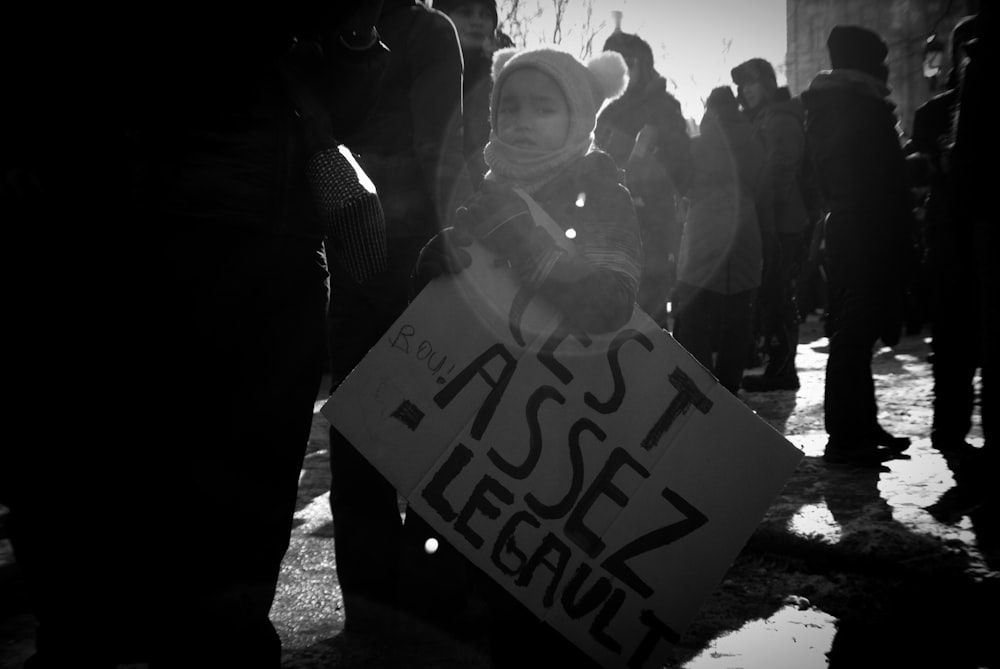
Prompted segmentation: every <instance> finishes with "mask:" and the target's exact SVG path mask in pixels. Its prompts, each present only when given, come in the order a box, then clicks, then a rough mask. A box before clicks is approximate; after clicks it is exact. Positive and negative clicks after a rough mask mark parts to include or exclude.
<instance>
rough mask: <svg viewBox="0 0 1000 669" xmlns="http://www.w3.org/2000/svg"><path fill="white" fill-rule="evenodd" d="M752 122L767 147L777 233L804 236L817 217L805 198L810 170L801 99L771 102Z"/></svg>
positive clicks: (756, 132)
mask: <svg viewBox="0 0 1000 669" xmlns="http://www.w3.org/2000/svg"><path fill="white" fill-rule="evenodd" d="M752 120H753V131H754V135H755V136H756V137H757V138H759V139H760V141H761V142H763V144H764V149H765V151H766V153H767V164H768V169H770V171H771V184H772V186H773V189H774V228H775V232H776V233H777V234H781V235H794V234H798V233H801V232H803V231H805V230H806V229H807V228H808V227H809V225H810V223H812V222H813V218H812V217H813V216H817V213H816V212H812V213H810V212H809V211H808V208H807V205H806V201H805V198H804V197H803V188H804V187H805V184H804V183H803V176H804V172H805V170H806V169H808V168H809V166H808V165H807V164H806V160H807V157H808V156H807V143H806V134H805V111H804V110H803V109H802V103H801V101H800V100H799V99H798V98H792V99H790V100H784V101H775V102H771V103H770V104H768V105H766V106H765V107H764V108H763V109H761V110H760V111H759V113H757V114H756V115H755V116H753V119H752Z"/></svg>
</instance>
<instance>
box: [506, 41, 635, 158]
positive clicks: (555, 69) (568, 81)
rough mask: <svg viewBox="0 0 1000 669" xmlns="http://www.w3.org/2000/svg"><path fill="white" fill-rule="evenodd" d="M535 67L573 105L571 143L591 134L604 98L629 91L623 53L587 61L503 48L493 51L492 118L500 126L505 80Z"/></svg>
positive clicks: (559, 53) (547, 51) (556, 52)
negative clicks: (559, 88)
mask: <svg viewBox="0 0 1000 669" xmlns="http://www.w3.org/2000/svg"><path fill="white" fill-rule="evenodd" d="M526 67H533V68H536V69H538V70H541V71H542V72H544V73H545V74H547V75H549V76H550V77H552V78H553V79H555V81H556V82H557V83H558V84H559V86H560V87H561V88H562V91H563V94H564V95H565V96H566V102H567V103H568V105H569V119H570V124H569V136H568V137H567V138H566V143H567V144H573V143H576V142H579V141H581V140H583V139H585V138H587V137H590V136H591V135H592V134H593V132H594V126H595V124H596V123H597V112H598V111H599V110H600V108H601V105H602V104H604V101H605V100H607V99H609V98H615V97H618V96H619V95H621V94H622V92H623V91H624V90H625V84H626V81H627V79H626V77H627V75H628V66H627V65H626V64H625V60H624V59H623V58H622V57H621V55H620V54H618V53H615V52H614V51H605V52H603V53H601V54H599V55H597V56H594V57H593V58H591V59H590V60H588V61H587V62H586V63H583V62H581V61H580V60H578V59H577V58H576V57H575V56H573V55H572V54H570V53H568V52H566V51H561V50H557V49H552V48H540V49H524V50H521V49H517V48H508V49H499V50H498V51H496V53H494V54H493V82H494V83H493V96H492V99H491V101H490V119H491V122H492V123H493V127H494V128H496V127H497V108H498V98H499V96H500V90H501V89H502V88H503V82H504V81H505V80H506V79H507V77H509V76H510V74H511V72H515V71H517V70H519V69H522V68H526Z"/></svg>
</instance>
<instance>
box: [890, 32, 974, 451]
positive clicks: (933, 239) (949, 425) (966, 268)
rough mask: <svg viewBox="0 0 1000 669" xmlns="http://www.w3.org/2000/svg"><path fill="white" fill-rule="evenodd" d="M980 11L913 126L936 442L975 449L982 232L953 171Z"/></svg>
mask: <svg viewBox="0 0 1000 669" xmlns="http://www.w3.org/2000/svg"><path fill="white" fill-rule="evenodd" d="M975 30H976V17H975V16H970V17H966V18H965V19H963V20H961V21H959V22H958V23H957V24H956V25H955V28H954V30H953V31H952V34H951V62H952V67H951V69H950V71H949V74H948V82H947V84H946V88H945V90H944V91H943V92H942V93H939V94H938V95H936V96H934V97H933V98H931V99H930V100H928V101H927V102H925V103H924V104H922V105H921V106H920V107H918V108H917V110H916V112H915V113H914V115H913V133H912V135H911V137H910V140H909V142H907V146H906V148H907V150H908V151H910V152H911V153H910V156H908V159H910V160H911V161H916V162H917V164H918V165H920V166H922V167H923V168H924V169H923V170H922V173H921V174H919V176H918V180H917V182H916V184H915V185H919V186H925V187H926V188H927V196H926V198H925V200H924V212H925V213H924V225H925V227H926V236H927V264H928V269H929V283H930V291H931V298H932V301H931V305H930V306H931V335H932V338H931V348H932V350H933V352H934V357H933V362H932V369H933V372H934V419H933V427H932V429H931V442H932V444H933V445H934V447H935V448H937V449H939V450H941V451H942V452H945V453H954V454H960V453H961V452H963V451H967V450H968V449H969V445H968V443H967V442H966V441H965V439H966V436H967V435H968V434H969V430H970V429H971V428H972V415H973V411H974V404H975V376H976V371H977V369H978V368H979V362H980V357H981V353H982V351H981V350H980V347H978V346H970V345H969V339H970V337H969V335H970V333H972V332H975V330H976V329H977V327H978V326H979V318H980V312H979V291H978V289H977V285H976V267H975V251H974V243H975V241H974V234H973V231H972V228H971V226H968V225H962V224H961V221H959V220H958V219H957V208H958V206H959V204H960V203H958V202H956V201H955V192H954V189H955V187H956V184H955V183H954V182H953V180H952V179H951V176H952V175H951V174H949V173H948V171H947V169H946V168H947V165H946V160H947V158H946V157H945V156H944V155H943V153H944V152H945V151H946V150H948V149H947V147H948V145H949V144H950V143H951V135H952V132H953V130H954V128H953V125H954V120H955V119H954V115H955V107H956V106H957V104H958V98H959V90H958V84H959V72H960V70H961V65H962V60H963V58H964V53H963V44H964V43H965V42H967V41H968V40H969V39H971V38H973V37H974V36H975Z"/></svg>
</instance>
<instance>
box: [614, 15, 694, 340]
mask: <svg viewBox="0 0 1000 669" xmlns="http://www.w3.org/2000/svg"><path fill="white" fill-rule="evenodd" d="M604 50H605V51H614V52H617V53H619V54H621V55H622V57H623V58H624V59H625V62H626V63H627V64H628V68H629V84H628V89H626V91H625V94H624V95H622V96H621V97H620V98H618V99H617V100H614V101H612V102H610V103H609V104H608V105H607V106H606V107H605V108H604V109H603V110H602V111H601V114H600V115H599V116H598V119H597V130H596V132H595V143H596V145H597V147H598V148H600V149H601V150H603V151H606V152H607V153H609V154H611V157H612V158H614V159H615V162H616V163H617V164H618V167H619V168H621V169H623V170H624V171H625V183H626V185H627V186H628V189H629V191H630V192H631V193H632V198H633V201H634V202H635V207H636V213H637V214H638V216H639V226H640V228H641V230H642V243H643V251H644V264H643V276H642V283H641V285H640V288H639V306H640V307H641V308H642V309H643V310H644V311H645V312H646V313H647V314H649V315H650V316H651V317H652V318H653V319H654V320H656V321H657V322H658V323H659V324H660V325H661V326H663V327H666V325H667V310H666V304H667V302H668V301H669V300H670V295H671V292H672V290H673V285H674V281H675V279H676V255H677V244H678V242H679V240H680V224H679V222H678V215H677V207H676V203H677V199H678V198H679V197H680V196H683V195H684V193H685V192H686V190H687V186H688V183H689V182H690V179H691V174H692V164H691V140H690V137H689V136H688V129H687V122H686V121H685V119H684V115H683V113H682V112H681V105H680V103H679V102H678V101H677V99H676V98H675V97H674V96H673V95H671V94H670V93H669V92H668V91H667V82H666V79H664V77H663V76H661V75H660V74H659V73H658V72H657V71H656V69H655V68H654V66H653V51H652V49H651V48H650V46H649V44H647V43H646V42H645V40H643V39H642V38H640V37H639V36H638V35H633V34H630V33H624V32H620V31H619V32H616V33H614V34H612V35H611V36H610V37H609V38H608V39H607V41H605V43H604Z"/></svg>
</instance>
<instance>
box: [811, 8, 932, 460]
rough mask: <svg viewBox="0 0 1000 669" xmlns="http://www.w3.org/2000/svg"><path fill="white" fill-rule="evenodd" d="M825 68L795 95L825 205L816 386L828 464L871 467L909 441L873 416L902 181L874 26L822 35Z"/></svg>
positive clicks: (890, 338) (896, 278) (898, 282)
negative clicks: (877, 349)
mask: <svg viewBox="0 0 1000 669" xmlns="http://www.w3.org/2000/svg"><path fill="white" fill-rule="evenodd" d="M827 48H828V49H829V52H830V62H831V65H832V69H831V70H829V71H824V72H820V73H819V74H817V75H816V77H815V78H814V79H813V81H812V83H810V85H809V89H808V90H806V91H805V92H803V93H802V95H801V98H802V103H803V104H804V105H805V109H806V132H807V135H808V138H809V143H810V149H811V151H812V152H813V156H814V158H815V161H816V167H817V176H818V180H819V186H820V190H821V193H822V196H823V200H824V202H823V204H824V208H825V209H826V210H827V211H828V212H829V214H828V218H827V220H826V223H825V228H824V231H825V232H824V234H825V244H826V251H825V253H826V255H825V267H826V270H827V272H828V294H829V295H828V296H829V315H828V320H827V332H828V334H829V338H830V353H829V357H828V360H827V368H826V381H825V388H824V412H825V413H824V416H825V421H826V431H827V434H828V435H829V440H828V442H827V445H826V450H825V453H824V457H825V458H826V459H827V460H828V461H830V462H834V463H849V464H857V465H868V466H872V465H877V464H879V463H880V462H882V461H883V460H884V459H886V458H887V457H889V456H890V454H889V453H886V452H884V451H881V450H880V447H881V446H887V447H889V449H890V450H891V451H895V452H898V451H901V450H903V449H905V448H906V447H907V446H908V445H909V440H908V439H905V438H896V437H893V436H892V435H890V434H888V433H887V432H886V431H885V430H884V429H883V428H882V427H881V426H880V425H879V422H878V405H877V402H876V399H875V384H874V380H873V378H872V371H871V360H872V355H873V347H874V346H875V343H876V342H877V341H878V340H879V339H881V340H882V341H883V343H885V344H886V345H889V346H892V345H895V344H896V343H897V342H898V341H899V337H900V333H901V328H902V317H903V285H904V277H903V271H904V267H903V264H904V258H905V253H906V243H907V237H908V231H909V228H910V225H911V216H912V213H911V202H910V189H909V185H908V182H907V173H906V165H905V159H904V157H903V152H902V147H901V146H900V141H899V136H898V134H897V132H896V114H895V105H894V104H893V103H892V102H891V101H890V100H889V99H888V96H889V92H890V91H889V87H888V85H887V83H886V82H887V81H888V77H889V70H888V66H887V65H886V62H885V60H886V57H887V55H888V53H889V49H888V47H887V46H886V44H885V42H884V41H883V40H882V38H881V37H879V36H878V34H876V33H874V32H872V31H871V30H868V29H866V28H862V27H858V26H835V27H834V28H833V30H832V31H831V32H830V36H829V38H828V39H827Z"/></svg>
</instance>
